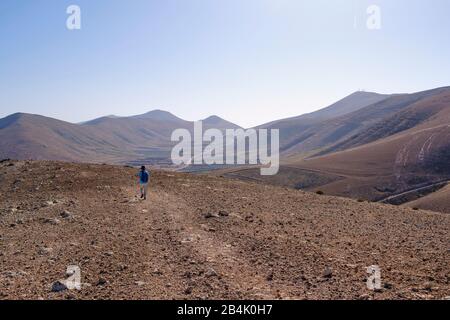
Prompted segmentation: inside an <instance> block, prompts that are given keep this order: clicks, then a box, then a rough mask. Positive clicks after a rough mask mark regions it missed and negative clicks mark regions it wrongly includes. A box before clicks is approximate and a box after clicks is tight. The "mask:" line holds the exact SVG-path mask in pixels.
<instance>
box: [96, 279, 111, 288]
mask: <svg viewBox="0 0 450 320" xmlns="http://www.w3.org/2000/svg"><path fill="white" fill-rule="evenodd" d="M107 283H108V281H106V279H105V278H100V279H98V281H97V286H104V285H106V284H107Z"/></svg>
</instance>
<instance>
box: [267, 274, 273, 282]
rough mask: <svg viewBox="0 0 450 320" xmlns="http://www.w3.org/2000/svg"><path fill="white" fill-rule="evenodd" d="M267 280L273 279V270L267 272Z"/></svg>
mask: <svg viewBox="0 0 450 320" xmlns="http://www.w3.org/2000/svg"><path fill="white" fill-rule="evenodd" d="M266 280H267V281H273V272H271V273H269V274H268V275H267V277H266Z"/></svg>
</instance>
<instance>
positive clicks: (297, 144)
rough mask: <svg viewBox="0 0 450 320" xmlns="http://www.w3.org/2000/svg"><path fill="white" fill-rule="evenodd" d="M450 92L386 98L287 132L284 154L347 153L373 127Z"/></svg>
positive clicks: (445, 89)
mask: <svg viewBox="0 0 450 320" xmlns="http://www.w3.org/2000/svg"><path fill="white" fill-rule="evenodd" d="M449 90H450V88H439V89H434V90H429V91H424V92H419V93H415V94H402V95H392V96H388V97H384V99H382V100H381V101H378V102H376V103H374V104H371V105H368V106H362V107H361V108H357V110H356V111H353V112H350V113H346V114H344V115H341V116H338V117H334V118H330V119H325V120H323V119H321V120H320V121H319V120H315V121H316V123H315V124H314V125H312V126H308V127H307V128H303V129H302V130H299V131H295V130H288V131H285V132H284V135H287V134H289V135H290V136H291V138H290V142H289V143H287V144H286V142H287V141H288V140H286V141H283V143H282V146H283V147H282V152H283V154H284V156H285V157H289V156H295V157H297V158H299V157H302V158H305V157H310V156H314V155H320V154H326V153H331V152H334V151H338V150H345V147H347V148H348V147H349V146H354V145H351V144H349V142H348V140H351V139H354V138H355V137H358V136H359V135H360V134H364V133H366V132H367V130H369V128H371V127H372V126H373V125H376V124H381V125H382V124H383V123H384V121H386V119H388V118H389V117H391V116H392V115H394V114H396V113H398V112H400V111H402V110H405V109H407V108H409V107H411V106H412V105H413V104H415V103H417V102H419V101H421V100H423V99H426V98H428V97H433V96H437V95H439V94H440V93H442V92H448V91H449ZM356 101H359V100H356ZM303 121H304V120H303ZM409 125H412V124H409ZM300 127H302V124H300ZM292 128H295V123H293V124H292ZM406 128H407V126H406ZM280 130H281V131H282V132H283V130H285V129H284V128H283V127H282V128H281V129H280ZM291 131H294V132H295V133H293V132H291ZM394 132H395V131H394ZM282 135H283V133H282ZM377 138H379V137H375V136H374V137H373V139H372V140H371V139H370V138H369V139H367V142H371V141H374V140H376V139H377Z"/></svg>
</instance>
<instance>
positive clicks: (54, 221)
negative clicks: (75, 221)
mask: <svg viewBox="0 0 450 320" xmlns="http://www.w3.org/2000/svg"><path fill="white" fill-rule="evenodd" d="M43 222H44V223H46V224H51V225H54V226H56V225H58V224H60V223H61V220H59V219H57V218H45V219H44V220H43Z"/></svg>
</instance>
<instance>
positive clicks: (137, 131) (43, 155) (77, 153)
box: [0, 110, 238, 165]
mask: <svg viewBox="0 0 450 320" xmlns="http://www.w3.org/2000/svg"><path fill="white" fill-rule="evenodd" d="M207 120H208V121H207V122H205V124H204V128H205V129H208V128H211V127H215V125H219V129H222V128H224V127H225V126H230V127H231V128H237V127H238V126H236V125H234V124H232V123H230V122H227V121H226V120H223V119H221V118H219V117H212V118H209V119H207ZM176 129H188V130H190V131H192V130H193V122H190V121H185V120H182V119H180V118H178V117H176V116H174V115H172V114H171V113H169V112H165V111H161V110H155V111H151V112H148V113H146V114H143V115H138V116H133V117H111V116H108V117H102V118H98V119H94V120H91V121H88V122H85V123H82V124H72V123H68V122H65V121H60V120H56V119H52V118H48V117H43V116H40V115H32V114H23V113H17V114H13V115H11V116H8V117H6V118H3V119H0V158H12V159H35V160H63V161H76V162H94V163H103V162H105V163H113V164H117V163H120V164H122V163H132V164H134V163H142V162H145V163H152V164H162V165H170V164H171V162H170V152H171V149H172V147H173V145H174V143H173V142H171V134H172V132H173V131H174V130H176Z"/></svg>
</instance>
